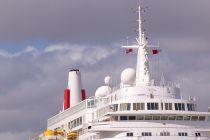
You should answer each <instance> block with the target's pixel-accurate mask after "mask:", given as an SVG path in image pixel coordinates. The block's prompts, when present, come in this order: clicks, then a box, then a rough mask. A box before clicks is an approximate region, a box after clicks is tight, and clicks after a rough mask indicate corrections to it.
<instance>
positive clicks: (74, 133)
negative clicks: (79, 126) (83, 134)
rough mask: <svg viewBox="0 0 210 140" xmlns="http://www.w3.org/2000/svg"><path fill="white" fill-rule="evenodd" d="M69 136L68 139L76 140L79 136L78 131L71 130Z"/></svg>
mask: <svg viewBox="0 0 210 140" xmlns="http://www.w3.org/2000/svg"><path fill="white" fill-rule="evenodd" d="M67 138H68V140H76V138H77V133H76V132H69V133H68V134H67Z"/></svg>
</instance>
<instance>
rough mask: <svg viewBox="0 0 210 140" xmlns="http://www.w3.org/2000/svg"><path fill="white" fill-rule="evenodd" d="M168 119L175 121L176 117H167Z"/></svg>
mask: <svg viewBox="0 0 210 140" xmlns="http://www.w3.org/2000/svg"><path fill="white" fill-rule="evenodd" d="M168 119H169V120H176V116H169V117H168Z"/></svg>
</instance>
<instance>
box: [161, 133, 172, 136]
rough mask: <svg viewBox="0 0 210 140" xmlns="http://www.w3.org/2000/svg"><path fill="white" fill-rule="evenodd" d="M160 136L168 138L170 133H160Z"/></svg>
mask: <svg viewBox="0 0 210 140" xmlns="http://www.w3.org/2000/svg"><path fill="white" fill-rule="evenodd" d="M160 136H170V132H160Z"/></svg>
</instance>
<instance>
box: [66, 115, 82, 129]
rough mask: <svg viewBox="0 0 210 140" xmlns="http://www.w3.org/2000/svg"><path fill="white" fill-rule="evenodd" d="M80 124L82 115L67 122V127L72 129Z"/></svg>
mask: <svg viewBox="0 0 210 140" xmlns="http://www.w3.org/2000/svg"><path fill="white" fill-rule="evenodd" d="M81 124H82V117H79V118H77V119H74V120H73V121H71V122H69V123H68V128H69V129H72V128H75V127H77V126H79V125H81Z"/></svg>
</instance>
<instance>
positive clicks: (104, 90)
mask: <svg viewBox="0 0 210 140" xmlns="http://www.w3.org/2000/svg"><path fill="white" fill-rule="evenodd" d="M110 93H111V88H110V87H109V86H101V87H99V88H98V89H97V90H96V92H95V97H104V96H106V95H109V94H110Z"/></svg>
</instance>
